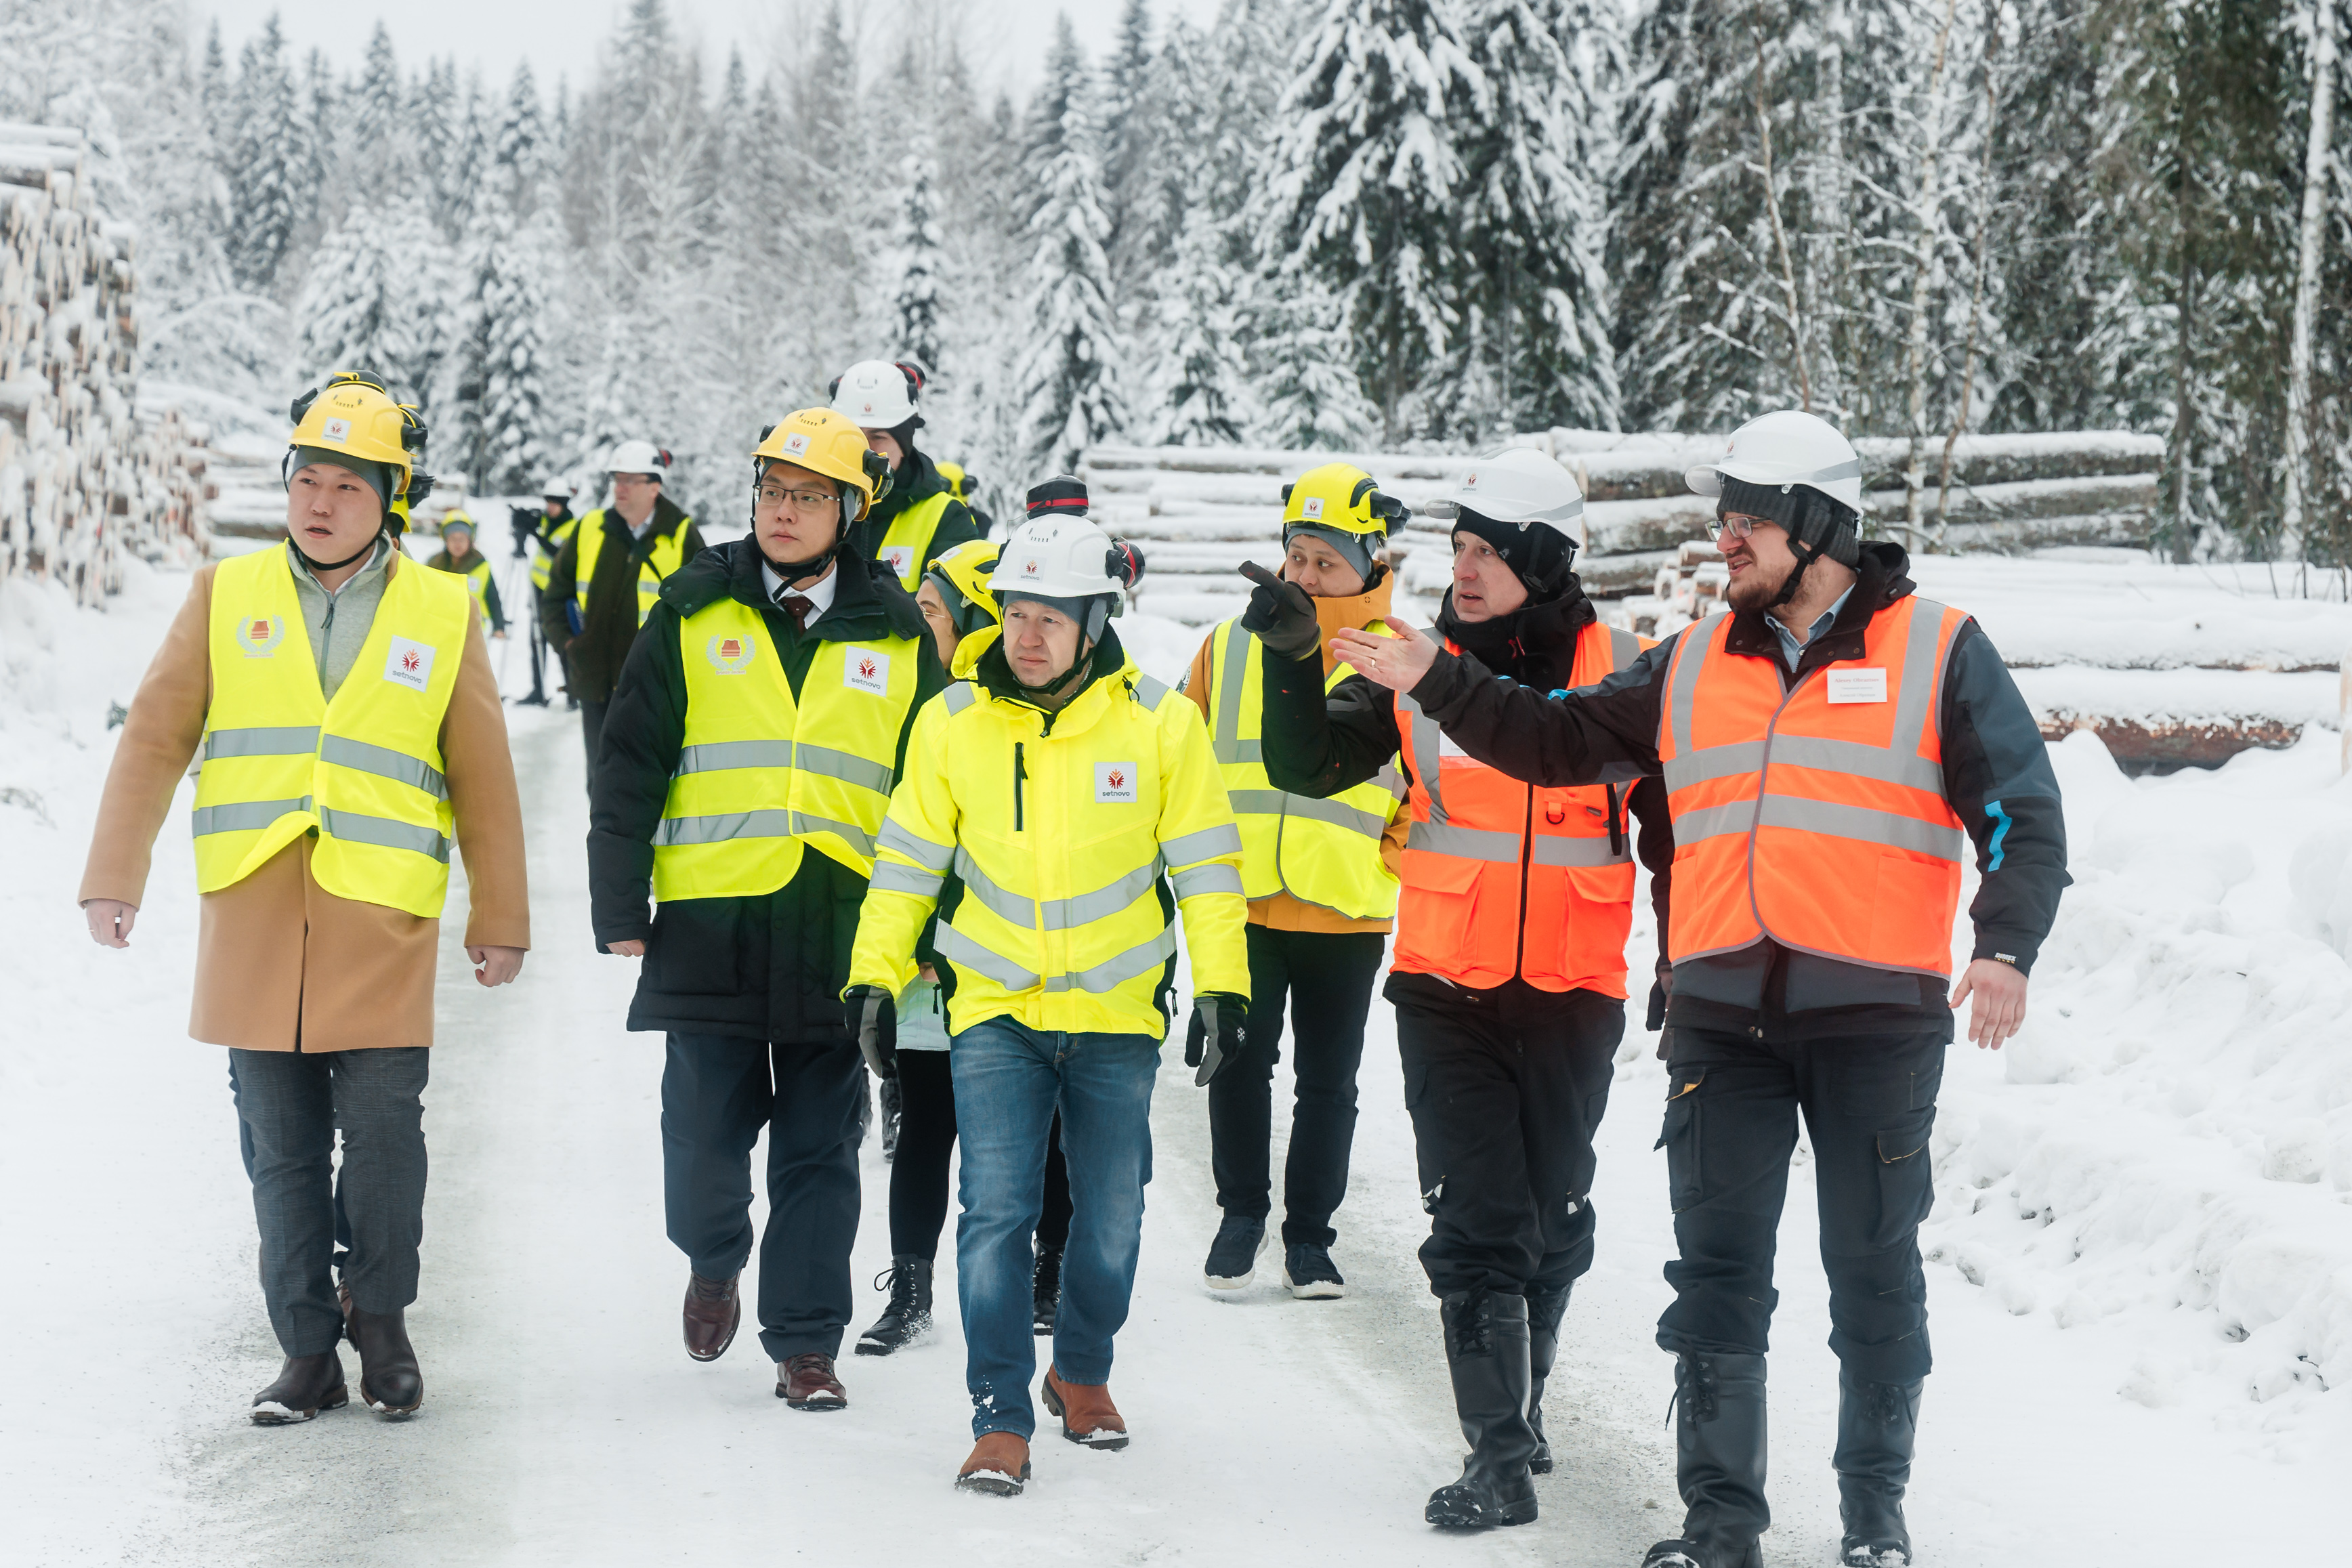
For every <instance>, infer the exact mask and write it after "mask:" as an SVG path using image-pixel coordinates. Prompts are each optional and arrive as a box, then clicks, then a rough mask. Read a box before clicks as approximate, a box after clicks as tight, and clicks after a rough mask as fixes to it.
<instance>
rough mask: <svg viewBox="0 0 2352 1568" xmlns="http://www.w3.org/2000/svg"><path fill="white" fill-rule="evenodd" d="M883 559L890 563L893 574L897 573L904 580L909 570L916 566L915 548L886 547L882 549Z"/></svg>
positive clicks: (905, 546) (908, 546) (906, 546)
mask: <svg viewBox="0 0 2352 1568" xmlns="http://www.w3.org/2000/svg"><path fill="white" fill-rule="evenodd" d="M882 559H884V560H887V561H888V562H889V563H890V570H892V571H893V572H896V573H897V574H898V576H899V577H901V578H903V577H905V576H906V575H907V570H908V568H909V567H911V566H913V565H914V564H915V547H914V546H912V545H884V546H883V547H882Z"/></svg>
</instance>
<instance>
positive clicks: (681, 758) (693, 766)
mask: <svg viewBox="0 0 2352 1568" xmlns="http://www.w3.org/2000/svg"><path fill="white" fill-rule="evenodd" d="M792 765H793V743H792V742H791V741H789V740H706V741H704V742H703V743H702V744H701V745H699V746H689V747H687V748H686V749H685V750H683V751H681V752H679V753H678V754H677V771H676V772H675V773H673V774H671V777H672V778H674V779H679V778H684V777H685V776H686V775H687V774H688V773H724V772H726V771H727V770H729V769H730V768H790V767H791V766H792Z"/></svg>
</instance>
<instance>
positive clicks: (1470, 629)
mask: <svg viewBox="0 0 2352 1568" xmlns="http://www.w3.org/2000/svg"><path fill="white" fill-rule="evenodd" d="M1597 618H1598V616H1597V612H1595V611H1594V610H1593V608H1592V601H1591V600H1589V599H1587V598H1586V597H1585V596H1584V589H1583V586H1582V585H1581V584H1580V583H1579V582H1578V581H1577V580H1576V579H1575V578H1574V577H1573V576H1571V577H1570V579H1569V590H1568V592H1567V593H1566V594H1565V595H1564V596H1562V597H1561V598H1559V599H1556V600H1553V601H1550V602H1549V603H1546V604H1539V605H1530V606H1528V607H1527V608H1525V609H1522V610H1518V611H1516V612H1513V613H1512V614H1510V615H1508V616H1505V617H1502V618H1500V619H1498V620H1496V621H1490V622H1479V623H1476V624H1472V625H1465V624H1462V623H1459V622H1455V621H1454V619H1453V597H1452V595H1451V594H1449V595H1447V598H1446V605H1445V609H1444V611H1443V612H1441V613H1440V614H1439V616H1438V628H1439V630H1440V631H1441V632H1444V634H1445V635H1447V636H1449V637H1453V638H1455V639H1457V640H1460V641H1462V642H1464V643H1469V644H1472V645H1475V646H1478V647H1484V648H1486V649H1488V650H1490V651H1491V652H1492V653H1494V655H1495V658H1496V664H1497V667H1498V668H1499V669H1500V671H1501V672H1502V673H1503V674H1504V676H1505V678H1507V680H1511V681H1516V682H1517V683H1519V685H1521V686H1522V687H1524V688H1526V689H1528V690H1529V691H1532V692H1538V693H1540V692H1549V691H1552V690H1555V689H1557V688H1559V687H1560V686H1564V685H1567V684H1568V682H1569V678H1570V673H1571V671H1572V670H1573V669H1574V667H1575V664H1576V638H1577V634H1578V633H1579V632H1581V631H1583V629H1584V628H1585V627H1586V626H1588V625H1590V624H1591V623H1592V622H1593V621H1594V620H1596V619H1597ZM1479 668H1480V669H1481V671H1482V672H1483V671H1484V670H1485V668H1486V667H1485V666H1484V665H1480V666H1479ZM1323 681H1324V674H1323V655H1322V653H1321V651H1320V650H1319V649H1318V650H1317V651H1316V652H1314V653H1309V654H1307V657H1305V658H1304V659H1296V660H1294V659H1284V658H1279V657H1277V656H1276V654H1275V653H1273V651H1272V650H1270V649H1269V650H1268V651H1267V652H1266V654H1265V722H1264V725H1263V729H1264V733H1265V748H1264V755H1265V771H1266V777H1267V778H1268V779H1271V780H1272V781H1273V783H1274V785H1275V787H1276V789H1287V790H1289V791H1290V792H1291V793H1292V794H1294V795H1309V796H1313V797H1315V798H1317V799H1318V800H1320V799H1322V798H1325V797H1327V796H1331V795H1336V794H1338V793H1339V791H1340V790H1342V789H1350V788H1352V787H1353V786H1355V785H1358V784H1360V783H1362V782H1363V781H1364V780H1366V779H1370V778H1371V777H1372V776H1373V775H1374V774H1376V773H1378V772H1379V771H1380V770H1381V768H1382V767H1383V766H1385V765H1386V764H1387V762H1388V760H1389V758H1391V757H1394V756H1396V754H1397V752H1398V750H1399V749H1400V748H1401V747H1402V746H1403V744H1404V740H1403V737H1402V735H1400V734H1399V733H1398V730H1397V722H1396V698H1395V696H1394V695H1393V694H1391V692H1389V691H1388V690H1387V689H1386V688H1385V687H1382V686H1377V685H1373V684H1372V683H1371V682H1370V681H1369V680H1366V679H1365V678H1364V677H1363V676H1361V675H1349V677H1348V678H1347V679H1346V680H1343V681H1341V682H1340V683H1339V685H1337V686H1336V687H1334V688H1332V690H1331V692H1330V694H1329V695H1328V698H1327V697H1326V695H1325V694H1324V690H1323ZM1503 771H1505V772H1506V773H1513V775H1514V777H1518V778H1525V777H1526V775H1524V774H1518V773H1516V772H1515V770H1513V769H1511V768H1504V769H1503ZM1547 782H1551V781H1550V780H1547ZM1576 782H1578V783H1582V784H1603V785H1607V786H1609V787H1610V789H1611V790H1612V794H1614V795H1615V797H1616V800H1617V809H1618V811H1619V812H1620V813H1623V812H1626V811H1630V812H1631V813H1632V815H1633V818H1634V819H1635V820H1636V821H1638V822H1639V824H1640V827H1639V831H1638V834H1637V836H1636V838H1635V841H1634V851H1635V852H1636V853H1638V854H1639V855H1640V856H1641V857H1642V863H1643V865H1645V866H1647V867H1649V869H1650V904H1651V908H1652V910H1653V911H1654V913H1655V915H1657V921H1658V944H1659V952H1658V959H1657V974H1658V976H1659V982H1658V984H1656V985H1655V986H1654V988H1653V990H1652V995H1651V1005H1650V1020H1649V1027H1650V1028H1652V1029H1655V1028H1657V1027H1658V1022H1659V1018H1660V1016H1661V1014H1662V1012H1663V1009H1664V1005H1665V988H1664V974H1665V969H1666V961H1665V930H1666V904H1667V895H1668V893H1669V890H1670V888H1671V885H1672V883H1673V880H1674V859H1675V836H1674V827H1673V824H1672V822H1671V821H1670V820H1669V818H1668V817H1667V814H1666V792H1665V787H1664V785H1663V784H1661V783H1660V782H1659V781H1658V780H1657V779H1655V778H1644V777H1642V776H1641V774H1640V773H1639V771H1638V770H1636V769H1634V768H1630V767H1621V768H1613V769H1611V770H1609V771H1607V772H1606V773H1605V774H1602V775H1597V776H1595V777H1594V778H1591V779H1578V780H1576ZM1621 820H1622V817H1621ZM1540 994H1542V995H1549V994H1550V993H1540Z"/></svg>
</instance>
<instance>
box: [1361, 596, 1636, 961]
mask: <svg viewBox="0 0 2352 1568" xmlns="http://www.w3.org/2000/svg"><path fill="white" fill-rule="evenodd" d="M1648 646H1650V643H1648V642H1646V641H1645V640H1643V639H1642V638H1638V637H1636V636H1634V635H1633V633H1632V632H1620V631H1618V630H1616V629H1615V628H1613V627H1609V626H1603V625H1601V623H1600V622H1593V623H1592V624H1591V625H1589V626H1587V627H1585V628H1584V629H1583V631H1581V632H1578V633H1577V638H1576V663H1575V665H1574V667H1573V671H1572V673H1571V674H1570V681H1569V684H1570V685H1572V686H1589V685H1592V684H1593V683H1594V682H1596V681H1599V680H1601V679H1602V678H1603V677H1604V676H1607V675H1608V674H1612V672H1614V671H1617V670H1620V669H1622V668H1624V667H1625V666H1626V665H1627V664H1632V663H1633V660H1634V658H1635V657H1636V656H1637V655H1638V654H1639V653H1641V651H1642V650H1643V648H1646V647H1648ZM1446 650H1447V652H1449V653H1458V652H1460V650H1459V649H1456V648H1455V647H1454V644H1453V643H1451V642H1449V643H1447V644H1446ZM1396 708H1397V733H1398V734H1399V735H1400V736H1402V737H1403V739H1404V746H1403V748H1402V754H1403V757H1404V759H1405V761H1406V762H1407V764H1409V765H1410V766H1411V768H1412V793H1411V795H1410V796H1408V797H1407V799H1406V801H1405V809H1406V810H1407V811H1408V813H1409V814H1410V815H1411V816H1412V828H1411V829H1410V830H1408V832H1407V836H1406V839H1405V850H1404V860H1403V863H1402V864H1401V865H1400V866H1399V867H1398V868H1397V880H1398V882H1399V883H1402V888H1401V890H1400V893H1399V897H1398V903H1397V923H1396V951H1395V953H1394V955H1393V956H1392V958H1391V968H1393V969H1395V970H1397V971H1399V972H1401V973H1403V974H1418V975H1441V976H1443V977H1445V978H1446V979H1449V980H1452V981H1454V982H1455V983H1456V984H1457V985H1464V986H1470V987H1473V988H1477V989H1481V990H1485V989H1488V988H1493V987H1496V986H1499V985H1501V984H1503V983H1504V982H1505V981H1507V980H1508V979H1510V978H1511V977H1513V976H1514V975H1517V976H1522V977H1525V978H1526V980H1527V982H1528V984H1529V985H1531V986H1533V987H1535V988H1537V989H1538V990H1543V991H1575V990H1587V991H1599V992H1600V993H1601V994H1602V995H1603V996H1611V997H1619V998H1622V997H1623V996H1624V994H1625V936H1626V934H1627V932H1629V931H1630V930H1631V929H1632V928H1633V846H1632V840H1631V836H1630V834H1629V833H1628V832H1627V831H1625V830H1624V829H1623V827H1622V824H1621V825H1618V827H1617V831H1615V832H1614V833H1613V834H1612V831H1611V830H1612V817H1614V816H1616V815H1617V813H1618V812H1619V811H1621V810H1622V806H1621V805H1620V801H1621V800H1622V794H1621V793H1620V792H1619V791H1617V790H1615V789H1609V788H1606V787H1603V786H1600V785H1585V786H1580V787H1578V788H1576V789H1530V788H1529V787H1528V786H1527V785H1525V784H1522V783H1521V782H1519V780H1517V779H1513V778H1511V777H1510V776H1509V775H1508V774H1505V773H1498V772H1496V770H1495V769H1494V768H1489V767H1487V766H1486V764H1485V763H1483V762H1479V761H1476V760H1475V759H1473V758H1470V757H1468V756H1465V754H1464V753H1463V751H1462V749H1461V748H1460V747H1457V746H1455V745H1454V743H1453V742H1452V741H1450V740H1447V739H1445V738H1444V736H1443V734H1441V732H1440V731H1439V729H1438V727H1437V723H1436V721H1435V720H1433V719H1432V718H1431V717H1430V716H1428V715H1426V714H1424V713H1423V712H1422V711H1421V707H1420V706H1419V705H1418V704H1416V703H1415V702H1414V701H1413V700H1412V697H1410V696H1408V695H1405V694H1404V693H1402V692H1399V693H1398V694H1397V698H1396ZM1612 838H1613V840H1614V842H1612Z"/></svg>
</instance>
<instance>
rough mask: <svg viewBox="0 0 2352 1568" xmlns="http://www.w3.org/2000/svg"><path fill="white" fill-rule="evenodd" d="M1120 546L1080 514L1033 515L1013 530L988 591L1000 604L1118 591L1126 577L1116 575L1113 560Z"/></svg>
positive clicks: (990, 575) (1072, 597)
mask: <svg viewBox="0 0 2352 1568" xmlns="http://www.w3.org/2000/svg"><path fill="white" fill-rule="evenodd" d="M1116 553H1117V547H1116V546H1114V545H1113V544H1112V543H1111V542H1110V536H1109V535H1108V534H1107V533H1105V532H1103V531H1102V529H1101V528H1099V527H1097V525H1096V524H1095V522H1094V521H1093V519H1091V518H1089V517H1086V516H1084V515H1083V514H1081V515H1080V516H1077V517H1034V518H1032V519H1030V520H1029V521H1028V522H1025V523H1023V524H1022V525H1021V526H1020V527H1019V528H1015V529H1013V537H1012V538H1008V539H1006V540H1005V541H1004V550H1003V554H1001V555H999V556H998V557H997V558H996V570H994V571H992V572H991V573H989V576H988V587H989V591H991V592H992V593H994V594H995V595H996V597H997V600H998V601H999V602H1002V601H1003V600H1004V599H1005V598H1006V597H1007V596H1008V595H1010V596H1012V597H1013V598H1024V597H1026V598H1034V599H1091V598H1093V597H1094V596H1095V595H1097V594H1098V593H1119V592H1122V591H1125V590H1126V588H1127V583H1126V581H1125V580H1123V579H1121V578H1118V577H1116V576H1113V575H1112V573H1111V568H1110V563H1111V559H1112V558H1113V556H1114V555H1115V554H1116Z"/></svg>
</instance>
